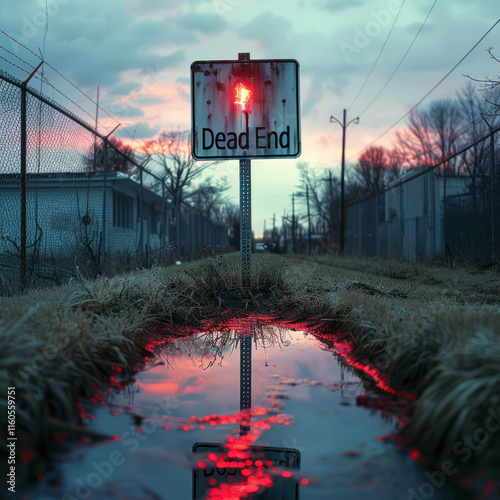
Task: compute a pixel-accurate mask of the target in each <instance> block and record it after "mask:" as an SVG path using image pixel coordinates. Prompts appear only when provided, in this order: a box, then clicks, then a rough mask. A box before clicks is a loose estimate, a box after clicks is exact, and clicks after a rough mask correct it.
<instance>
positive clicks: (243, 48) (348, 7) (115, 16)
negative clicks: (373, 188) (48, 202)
mask: <svg viewBox="0 0 500 500" xmlns="http://www.w3.org/2000/svg"><path fill="white" fill-rule="evenodd" d="M433 5H434V8H432V7H433ZM431 8H432V11H431ZM429 11H431V12H430V14H429ZM46 12H47V14H48V25H47V28H48V29H47V30H45V26H46V23H45V17H46ZM398 13H399V14H398ZM427 16H428V19H427V21H426V22H425V25H424V27H423V28H422V24H423V22H424V20H425V19H426V17H427ZM499 18H500V4H499V3H498V2H492V1H491V0H475V1H474V2H471V1H470V0H404V1H403V0H161V1H160V0H106V1H104V0H99V1H97V0H86V1H81V0H47V2H46V0H38V1H37V0H23V1H22V2H10V1H8V0H0V29H1V30H2V31H4V32H5V33H6V34H7V35H9V36H11V37H13V38H15V39H17V40H18V41H20V42H22V43H23V44H24V45H26V46H27V47H28V48H29V49H30V50H31V51H33V52H34V53H36V54H38V53H41V52H43V54H44V58H45V60H47V61H48V62H49V63H50V64H51V65H52V66H53V67H54V68H56V69H57V70H58V71H59V72H60V73H61V74H62V75H64V76H65V77H66V78H67V79H68V80H70V81H71V82H72V83H74V84H75V85H76V86H77V87H78V88H80V89H81V90H82V91H83V92H84V93H86V94H87V95H88V96H90V97H91V98H92V99H94V100H95V99H96V94H97V87H98V86H99V88H100V91H99V97H100V104H101V106H102V108H103V109H104V110H106V111H107V112H109V113H110V114H112V115H113V117H114V120H113V119H111V118H109V117H108V116H107V115H105V114H104V112H100V119H99V131H100V132H103V133H104V132H106V130H108V131H111V129H113V128H114V127H115V125H116V124H117V122H119V123H120V124H121V126H120V127H119V128H118V130H117V131H116V132H115V135H116V136H118V137H120V138H122V139H124V140H126V141H129V142H131V141H132V139H131V138H133V144H134V146H136V147H140V145H141V143H143V142H144V141H145V140H148V139H152V138H154V137H156V136H157V135H158V133H159V132H161V131H165V130H171V129H180V130H188V129H190V128H191V100H190V83H189V82H190V65H191V62H193V61H195V60H212V59H213V60H221V59H228V60H234V59H237V58H238V53H239V52H249V53H250V55H251V58H253V59H280V58H287V59H297V60H298V61H299V63H300V75H301V77H300V101H301V129H302V154H301V156H300V157H299V158H297V159H281V160H276V159H269V160H254V161H252V220H253V229H254V231H255V233H256V235H259V234H261V233H262V230H263V225H264V219H266V220H267V227H268V228H269V227H270V226H271V225H272V217H273V214H276V220H277V224H278V225H279V224H280V222H281V216H282V215H283V214H284V213H287V214H288V213H291V209H292V204H291V194H292V193H293V192H296V191H297V185H298V171H297V163H299V162H307V163H309V164H310V166H311V167H312V168H313V169H315V170H317V171H318V172H322V171H323V170H324V169H325V168H334V169H335V172H337V173H338V175H340V158H341V144H342V129H341V127H340V126H339V125H338V124H336V123H330V116H331V115H333V116H335V117H336V118H338V119H340V120H341V119H342V113H343V109H344V108H345V109H347V110H348V111H347V120H348V121H349V120H351V119H353V118H355V117H357V116H359V117H360V121H359V124H357V125H356V124H352V125H350V126H349V128H348V129H347V143H346V158H347V159H348V160H349V161H356V158H357V157H358V156H359V154H360V153H361V152H362V150H363V148H365V147H367V146H368V145H370V144H371V143H372V142H373V141H374V140H375V139H377V138H378V137H379V136H380V134H382V133H383V132H384V131H386V130H387V129H388V128H389V127H390V126H391V125H393V124H394V123H395V122H396V121H397V120H398V119H399V118H401V117H402V116H403V115H404V114H405V113H407V112H408V111H409V110H410V109H411V108H412V107H413V106H414V105H415V104H416V103H417V102H418V101H419V100H420V99H421V98H422V97H423V96H424V95H425V94H426V93H427V92H428V91H429V90H430V89H431V88H432V87H434V85H435V84H437V83H438V82H439V81H440V80H441V79H442V78H443V77H444V76H445V75H446V74H447V73H448V72H449V71H450V70H451V69H452V68H453V66H454V65H455V64H456V63H457V62H458V61H460V59H461V58H462V57H463V56H464V55H465V54H466V53H467V52H468V51H469V50H470V49H471V48H472V47H473V46H474V45H475V44H476V43H477V42H478V40H480V38H481V37H482V36H483V35H484V34H485V33H486V32H487V31H488V30H489V29H490V28H491V27H492V25H493V24H494V23H495V21H496V20H497V19H499ZM392 26H393V28H392ZM419 30H421V31H420V33H419V35H418V37H417V38H416V39H415V35H416V34H417V32H419ZM389 32H390V36H389V37H388V34H389ZM387 37H388V38H387ZM413 40H414V42H413V45H412V46H411V49H410V51H409V52H408V54H407V56H406V57H405V58H404V60H403V62H402V63H401V65H400V67H399V68H398V70H397V71H396V73H395V74H394V75H393V77H392V78H391V79H390V81H389V83H388V84H387V86H386V88H385V89H384V91H383V92H382V93H381V94H380V95H379V96H378V97H377V98H376V99H375V101H374V102H373V104H372V105H371V106H370V107H368V109H366V108H367V106H368V105H369V104H370V103H371V102H372V101H373V99H374V98H375V97H376V96H377V94H378V93H379V91H380V89H381V88H382V87H383V86H384V84H386V82H387V80H388V79H389V77H390V75H391V74H392V73H393V72H394V70H395V68H396V67H397V65H398V63H399V62H400V61H401V58H402V57H403V55H404V54H405V53H406V52H407V50H408V48H409V47H410V44H411V43H412V41H413ZM499 40H500V24H498V25H497V26H496V27H495V28H494V29H493V30H492V31H491V32H490V33H489V34H488V35H487V36H486V37H485V38H484V40H482V41H481V42H480V43H479V45H478V46H477V48H476V49H475V50H474V51H473V52H472V53H471V54H470V55H469V56H468V57H467V58H466V59H465V60H464V61H463V62H462V63H461V64H460V66H459V67H458V68H457V69H455V70H454V71H453V72H452V74H451V75H450V76H449V77H447V78H446V79H445V80H444V82H443V83H442V84H441V85H439V86H438V88H437V89H436V90H435V91H434V92H433V93H432V94H431V95H430V96H429V97H428V98H427V99H426V100H425V101H424V102H423V103H422V104H421V106H425V104H426V103H428V102H430V100H432V99H438V98H444V97H455V96H456V93H457V91H459V90H460V89H462V88H463V87H464V86H465V85H466V84H467V83H468V82H469V81H470V80H468V79H467V78H466V76H464V75H470V76H472V77H475V78H485V77H492V78H493V77H496V76H497V75H499V74H500V65H499V64H498V63H497V62H495V61H494V60H493V59H491V58H490V56H489V54H488V53H487V52H486V50H487V49H488V48H490V47H493V48H497V49H498V51H497V52H494V53H495V54H496V55H497V56H500V43H498V41H499ZM0 47H2V49H0V56H2V57H3V59H0V69H2V70H4V71H6V72H7V73H9V74H12V75H14V76H16V77H20V78H23V77H24V78H25V77H26V74H25V73H23V72H21V70H19V69H18V68H16V67H14V66H12V64H9V63H7V61H5V59H7V60H8V61H10V62H14V63H15V64H16V65H17V66H19V67H21V68H27V66H25V63H24V61H25V62H28V63H29V64H32V65H36V64H35V63H37V58H36V57H35V55H33V54H31V53H30V52H28V51H26V50H24V49H22V48H20V47H19V46H18V45H16V44H15V43H14V42H12V41H11V40H10V39H9V38H8V37H7V36H5V35H4V34H3V33H0ZM382 47H383V50H382V52H381V49H382ZM5 49H7V50H8V51H10V52H11V53H9V52H7V51H6V50H5ZM16 56H17V58H16ZM18 58H20V59H18ZM21 59H22V61H21ZM377 59H378V60H377ZM376 61H377V62H376ZM375 62H376V64H375V66H374V63H375ZM368 75H369V78H368V80H367V81H366V83H364V82H365V80H366V78H367V76H368ZM46 77H47V78H48V79H49V82H50V83H52V84H53V85H54V86H55V87H57V88H58V89H59V90H61V91H62V92H63V93H64V94H65V95H66V96H67V97H69V98H70V99H71V100H73V101H74V102H75V103H76V104H78V106H80V107H79V108H76V107H75V105H74V104H73V103H71V102H70V101H68V100H66V99H65V98H64V97H63V96H61V95H60V94H56V93H54V91H53V90H52V89H51V88H50V87H47V88H46V90H44V92H46V93H47V94H48V95H49V96H51V97H53V98H54V99H55V100H56V101H58V102H60V103H61V104H62V105H64V106H65V107H67V108H69V109H71V110H72V111H74V112H75V113H76V114H77V115H78V116H80V117H81V118H82V119H84V120H86V121H88V122H91V121H92V117H94V116H95V105H94V104H93V103H92V102H90V101H89V100H88V99H87V98H85V97H84V96H83V95H82V94H81V93H80V92H78V91H77V90H76V89H75V88H74V87H72V86H71V85H70V84H69V83H68V82H67V81H66V80H63V78H61V77H60V76H59V75H57V74H55V73H54V72H51V71H49V70H47V73H46ZM24 78H23V79H24ZM81 108H83V109H81ZM365 109H366V111H365ZM398 126H399V127H402V126H404V120H403V121H402V122H401V123H400V124H399V125H398ZM396 128H397V127H396ZM394 130H395V129H393V130H392V131H390V132H389V133H387V134H386V135H384V137H382V138H381V139H380V140H378V141H377V142H376V143H375V144H376V145H384V146H390V145H391V141H392V140H393V138H394ZM212 173H213V174H214V175H215V176H227V178H228V181H229V182H230V184H231V189H230V190H229V191H228V194H229V196H230V197H231V198H232V199H233V201H234V202H235V203H238V201H239V164H238V161H235V160H232V161H224V162H221V163H219V164H217V165H216V166H215V167H214V171H213V172H212ZM296 209H297V211H298V212H300V213H304V211H305V207H304V206H303V205H299V204H298V205H297V207H296Z"/></svg>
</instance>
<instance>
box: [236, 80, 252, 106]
mask: <svg viewBox="0 0 500 500" xmlns="http://www.w3.org/2000/svg"><path fill="white" fill-rule="evenodd" d="M251 96H252V92H251V91H250V90H248V89H247V88H246V87H245V86H244V85H243V84H242V83H238V85H236V100H235V101H234V104H239V105H241V111H245V110H246V108H245V106H246V104H247V102H248V101H249V100H250V97H251Z"/></svg>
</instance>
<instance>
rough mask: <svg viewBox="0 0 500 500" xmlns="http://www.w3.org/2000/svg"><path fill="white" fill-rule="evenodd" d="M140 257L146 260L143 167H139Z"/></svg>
mask: <svg viewBox="0 0 500 500" xmlns="http://www.w3.org/2000/svg"><path fill="white" fill-rule="evenodd" d="M139 185H140V187H139V211H138V215H139V257H140V260H141V263H143V261H144V248H143V247H144V231H143V222H142V217H143V206H142V205H143V192H142V189H143V182H142V168H139Z"/></svg>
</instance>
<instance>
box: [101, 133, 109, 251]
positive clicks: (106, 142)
mask: <svg viewBox="0 0 500 500" xmlns="http://www.w3.org/2000/svg"><path fill="white" fill-rule="evenodd" d="M103 169H104V178H103V187H102V255H103V257H104V259H106V256H107V252H106V202H107V199H106V194H107V193H106V192H107V189H108V186H107V181H108V141H107V139H106V140H105V141H104V164H103Z"/></svg>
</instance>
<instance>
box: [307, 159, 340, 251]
mask: <svg viewBox="0 0 500 500" xmlns="http://www.w3.org/2000/svg"><path fill="white" fill-rule="evenodd" d="M297 169H298V170H299V185H298V186H297V189H298V191H297V193H298V194H299V195H300V197H301V199H302V200H305V199H306V198H305V197H306V194H307V191H309V204H310V211H311V226H312V228H313V230H314V231H315V232H322V233H327V234H328V236H329V241H330V244H331V245H332V244H333V243H334V242H335V241H336V237H335V234H336V233H338V229H339V228H340V188H339V180H338V178H337V176H336V175H334V174H333V170H332V169H327V170H324V171H321V172H317V171H314V170H312V168H311V166H310V165H309V164H308V163H307V162H300V163H298V165H297ZM306 186H307V188H306ZM325 229H326V231H325ZM336 230H337V231H336Z"/></svg>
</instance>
